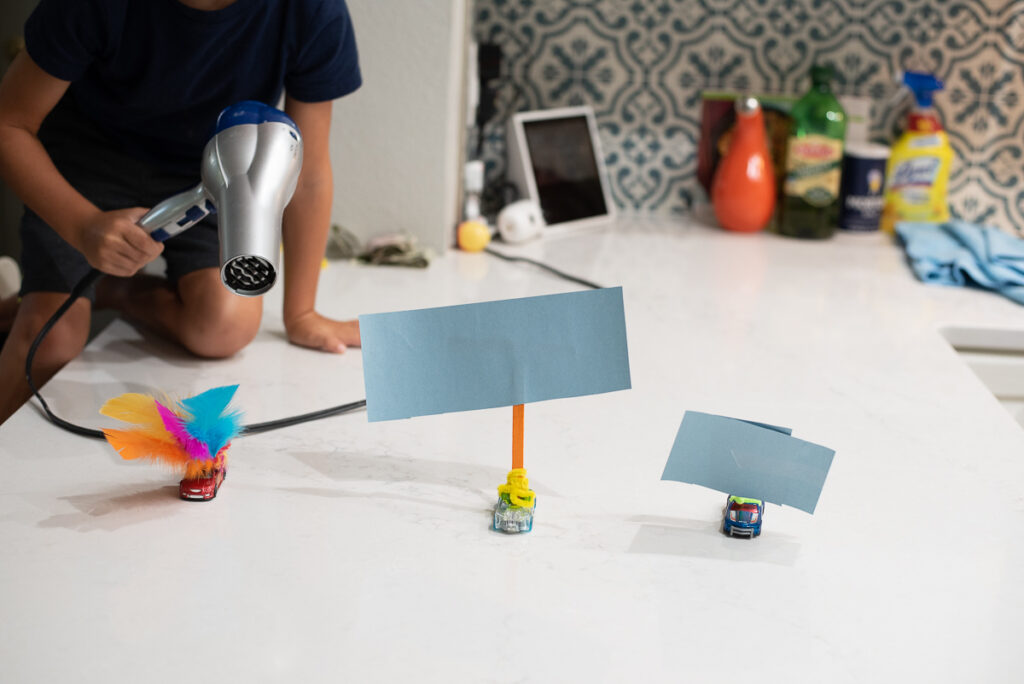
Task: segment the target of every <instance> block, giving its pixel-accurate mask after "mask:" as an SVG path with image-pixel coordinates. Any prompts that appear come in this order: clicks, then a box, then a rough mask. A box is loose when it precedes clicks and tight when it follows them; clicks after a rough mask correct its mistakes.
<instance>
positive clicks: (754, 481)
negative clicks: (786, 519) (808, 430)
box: [661, 411, 835, 513]
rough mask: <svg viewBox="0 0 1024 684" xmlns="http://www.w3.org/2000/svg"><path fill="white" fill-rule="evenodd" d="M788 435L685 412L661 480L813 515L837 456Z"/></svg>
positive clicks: (768, 427)
mask: <svg viewBox="0 0 1024 684" xmlns="http://www.w3.org/2000/svg"><path fill="white" fill-rule="evenodd" d="M788 432H789V430H788V429H787V428H778V427H775V426H771V425H763V424H759V423H751V422H749V421H745V420H739V419H736V418H726V417H725V416H716V415H712V414H709V413H699V412H697V411H687V412H686V414H685V415H684V416H683V421H682V424H681V425H680V426H679V432H678V434H677V435H676V441H675V444H673V445H672V453H671V454H670V455H669V458H668V463H666V464H665V472H664V473H663V474H662V476H661V479H663V480H676V481H678V482H688V483H690V484H696V485H701V486H702V487H710V488H711V489H717V490H718V491H720V492H725V493H727V494H732V495H734V496H742V497H748V498H751V499H761V500H763V501H771V502H772V503H777V504H784V505H787V506H793V507H794V508H799V509H800V510H803V511H807V512H808V513H814V509H815V507H816V506H817V504H818V497H819V496H820V495H821V488H822V487H823V486H824V484H825V478H826V477H827V476H828V470H829V468H830V467H831V465H832V457H833V456H834V455H835V452H834V451H833V450H832V449H828V448H826V447H823V446H819V445H817V444H812V443H811V442H805V441H804V440H802V439H797V438H795V437H791V436H790V435H789V434H788Z"/></svg>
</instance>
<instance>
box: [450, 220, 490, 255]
mask: <svg viewBox="0 0 1024 684" xmlns="http://www.w3.org/2000/svg"><path fill="white" fill-rule="evenodd" d="M457 241H458V243H459V248H460V249H462V250H464V251H466V252H481V251H483V249H484V248H485V247H486V246H487V245H489V244H490V243H491V229H490V228H488V227H487V224H486V223H484V222H483V221H463V222H462V223H460V224H459V230H458V234H457Z"/></svg>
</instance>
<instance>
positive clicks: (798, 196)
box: [778, 66, 846, 239]
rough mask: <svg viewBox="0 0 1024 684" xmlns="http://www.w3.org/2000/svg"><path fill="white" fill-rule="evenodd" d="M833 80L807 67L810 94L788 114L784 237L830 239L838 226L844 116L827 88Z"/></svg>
mask: <svg viewBox="0 0 1024 684" xmlns="http://www.w3.org/2000/svg"><path fill="white" fill-rule="evenodd" d="M831 80H832V68H831V67H828V66H814V67H811V83H812V85H811V90H810V92H808V93H807V94H806V95H804V96H803V97H802V98H800V100H799V101H797V103H796V104H795V105H793V109H792V110H791V111H790V115H791V116H792V118H793V122H792V126H791V128H790V132H789V142H788V144H787V146H786V182H785V185H784V186H783V191H782V192H783V197H782V203H781V205H780V209H781V211H780V217H779V226H778V231H779V232H780V233H781V234H783V235H789V236H791V237H799V238H812V239H821V238H828V237H832V235H833V234H834V233H835V231H836V225H837V224H838V223H839V174H840V171H841V168H842V162H843V139H844V138H845V137H846V112H844V111H843V107H842V105H840V104H839V100H837V99H836V96H835V95H833V94H832V90H831V89H830V88H829V82H830V81H831Z"/></svg>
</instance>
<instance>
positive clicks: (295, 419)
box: [25, 268, 366, 439]
mask: <svg viewBox="0 0 1024 684" xmlns="http://www.w3.org/2000/svg"><path fill="white" fill-rule="evenodd" d="M102 276H103V273H102V272H101V271H98V270H96V269H95V268H94V269H91V270H90V271H89V272H88V273H87V274H86V275H85V277H83V278H82V279H81V280H80V281H78V284H77V285H75V287H74V288H73V289H72V290H71V294H69V295H68V298H67V300H66V301H65V302H64V303H63V304H61V305H60V308H58V309H57V310H56V311H55V312H54V314H53V315H52V316H50V320H48V321H46V324H45V325H44V326H43V327H42V328H41V329H40V330H39V333H38V334H37V335H36V338H35V339H34V340H33V341H32V346H31V347H29V349H28V355H27V356H26V357H25V380H27V381H28V386H29V389H31V390H32V394H34V395H35V397H36V399H38V400H39V403H40V404H42V406H43V411H45V412H46V416H47V417H48V418H49V419H50V422H51V423H53V424H54V425H56V426H57V427H59V428H63V429H64V430H67V431H68V432H71V433H74V434H76V435H81V436H82V437H94V438H96V439H105V438H104V436H103V431H102V430H94V429H92V428H87V427H82V426H81V425H75V424H74V423H71V422H68V421H66V420H64V419H63V418H61V417H60V416H58V415H56V414H54V412H53V411H51V410H50V406H49V404H47V403H46V399H43V395H41V394H40V393H39V389H38V388H37V387H36V383H35V381H34V380H33V379H32V361H33V359H35V356H36V351H38V350H39V345H41V344H42V343H43V340H44V339H45V338H46V335H47V334H48V333H49V332H50V330H52V329H53V326H55V325H56V324H57V321H59V320H60V318H61V316H63V315H64V314H65V313H67V311H68V309H70V308H71V305H72V304H74V303H75V301H76V300H77V299H78V298H79V297H81V296H82V293H84V292H85V291H86V290H87V289H89V286H90V285H92V284H93V283H95V282H96V281H97V280H99V279H100V277H102ZM364 406H366V400H365V399H360V400H359V401H353V402H351V403H348V404H342V405H340V406H334V407H332V408H328V409H322V410H320V411H313V412H311V413H303V414H302V415H299V416H291V417H290V418H281V419H279V420H270V421H267V422H265V423H254V424H253V425H243V426H242V431H241V435H242V436H246V435H255V434H258V433H261V432H269V431H270V430H278V429H280V428H285V427H290V426H292V425H298V424H299V423H305V422H308V421H311V420H319V419H320V418H328V417H330V416H338V415H341V414H343V413H350V412H352V411H355V410H356V409H360V408H363V407H364Z"/></svg>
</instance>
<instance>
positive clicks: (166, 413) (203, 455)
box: [156, 401, 213, 461]
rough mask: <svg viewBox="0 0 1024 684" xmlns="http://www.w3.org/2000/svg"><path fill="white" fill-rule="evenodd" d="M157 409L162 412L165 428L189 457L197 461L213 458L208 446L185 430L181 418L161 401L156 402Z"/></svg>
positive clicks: (161, 416)
mask: <svg viewBox="0 0 1024 684" xmlns="http://www.w3.org/2000/svg"><path fill="white" fill-rule="evenodd" d="M156 409H157V411H159V412H160V418H161V420H163V422H164V427H166V428H167V431H168V432H169V433H171V435H173V436H174V439H176V440H177V441H178V443H179V444H180V445H181V446H182V448H184V449H185V451H186V452H187V453H188V457H189V458H191V459H193V460H195V461H209V460H211V459H212V458H213V456H211V455H210V449H209V447H207V446H206V443H205V442H200V441H199V440H198V439H195V438H194V437H192V436H191V435H190V434H188V430H186V429H185V424H184V423H183V422H182V420H181V418H179V417H178V416H176V415H175V414H174V412H173V411H171V410H170V409H169V408H167V407H166V406H164V405H163V404H161V403H160V402H159V401H158V402H156Z"/></svg>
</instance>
